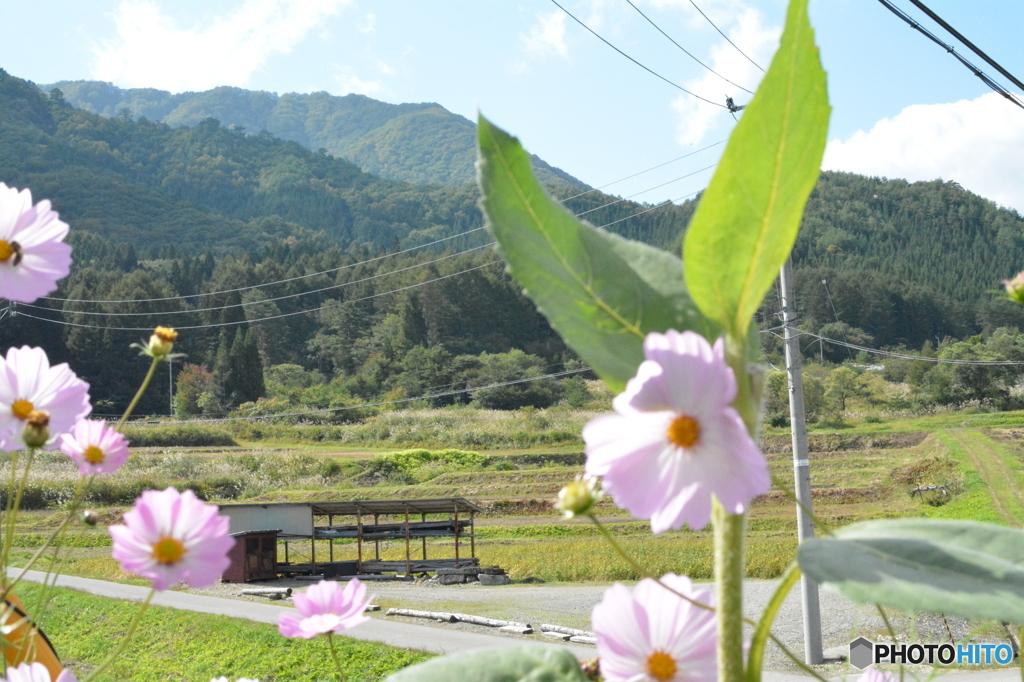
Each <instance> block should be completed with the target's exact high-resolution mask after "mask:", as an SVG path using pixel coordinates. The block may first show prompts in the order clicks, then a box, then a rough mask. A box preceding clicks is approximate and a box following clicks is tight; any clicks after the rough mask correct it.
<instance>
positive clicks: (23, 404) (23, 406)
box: [11, 398, 36, 419]
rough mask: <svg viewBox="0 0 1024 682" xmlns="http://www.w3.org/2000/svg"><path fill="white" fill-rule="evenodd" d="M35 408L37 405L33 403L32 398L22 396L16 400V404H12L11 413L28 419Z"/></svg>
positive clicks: (19, 417)
mask: <svg viewBox="0 0 1024 682" xmlns="http://www.w3.org/2000/svg"><path fill="white" fill-rule="evenodd" d="M35 409H36V407H35V405H33V404H32V401H31V400H25V399H24V398H20V399H18V400H15V401H14V404H13V405H11V414H13V415H14V416H15V417H17V418H18V419H28V417H29V415H30V414H32V412H33V411H35Z"/></svg>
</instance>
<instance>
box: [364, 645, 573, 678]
mask: <svg viewBox="0 0 1024 682" xmlns="http://www.w3.org/2000/svg"><path fill="white" fill-rule="evenodd" d="M454 680H466V681H467V682H468V681H469V680H472V682H586V678H585V677H584V676H583V672H582V671H581V670H580V664H579V662H578V661H577V660H576V657H575V656H574V655H573V654H572V652H571V651H569V650H568V649H562V648H559V647H554V646H524V647H517V648H515V649H480V650H476V651H467V652H465V653H461V654H450V655H448V656H441V657H439V658H433V659H431V660H429V661H426V662H425V663H420V664H419V665H414V666H412V667H409V668H406V669H405V670H399V671H398V672H397V673H394V674H393V675H390V676H389V677H388V678H386V679H385V680H384V682H453V681H454Z"/></svg>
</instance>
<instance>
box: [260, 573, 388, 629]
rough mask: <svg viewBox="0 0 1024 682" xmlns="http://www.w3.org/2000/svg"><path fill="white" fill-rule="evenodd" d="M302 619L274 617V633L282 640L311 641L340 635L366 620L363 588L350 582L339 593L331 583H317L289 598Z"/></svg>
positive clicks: (332, 582)
mask: <svg viewBox="0 0 1024 682" xmlns="http://www.w3.org/2000/svg"><path fill="white" fill-rule="evenodd" d="M293 599H294V602H295V608H296V610H298V612H299V613H300V614H301V615H302V617H301V618H300V617H299V616H297V615H295V614H294V613H289V612H287V611H286V612H284V613H282V614H281V615H280V616H279V617H278V621H277V629H278V632H280V633H281V634H282V635H284V636H285V637H302V638H303V639H312V638H313V637H316V636H317V635H322V634H325V633H328V632H341V631H342V630H348V629H350V628H354V627H355V626H357V625H359V624H360V623H364V622H366V621H368V620H370V619H369V618H368V617H367V616H365V615H363V612H364V611H366V605H367V604H369V603H370V600H369V599H368V598H367V597H366V585H364V584H363V583H361V582H359V579H358V578H352V580H350V581H348V584H347V585H345V588H344V589H342V588H341V586H340V585H339V584H338V583H337V582H336V581H334V580H321V581H320V582H318V583H317V584H316V585H313V586H311V587H310V588H309V589H308V590H306V593H305V594H296V595H295V597H294V598H293Z"/></svg>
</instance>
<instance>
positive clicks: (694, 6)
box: [690, 0, 764, 73]
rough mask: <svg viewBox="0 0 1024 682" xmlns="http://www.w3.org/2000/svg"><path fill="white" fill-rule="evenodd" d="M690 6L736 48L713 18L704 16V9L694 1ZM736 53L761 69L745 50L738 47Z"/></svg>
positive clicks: (762, 70)
mask: <svg viewBox="0 0 1024 682" xmlns="http://www.w3.org/2000/svg"><path fill="white" fill-rule="evenodd" d="M690 4H691V5H693V8H694V9H695V10H697V11H698V12H700V15H701V16H702V17H704V18H705V19H707V22H708V23H709V24H711V26H712V27H713V28H714V29H715V30H716V31H718V35H720V36H722V37H723V38H725V40H726V42H728V43H729V44H730V45H732V46H733V47H736V43H734V42H732V41H731V40H729V36H727V35H725V34H724V33H722V29H720V28H718V27H717V26H715V22H713V21H711V18H710V17H709V16H708V15H706V14H704V10H702V9H701V8H700V7H697V3H695V2H694V1H693V0H690ZM736 51H737V52H739V53H740V54H741V55H743V56H744V57H745V58H746V60H747V61H748V62H750V63H751V64H753V65H754V66H756V67H757V68H759V69H761V65H760V64H758V63H757V62H755V61H754V60H753V59H751V58H750V57H747V53H746V52H744V51H743V50H741V49H740V48H738V47H736ZM761 72H762V73H763V72H764V69H761Z"/></svg>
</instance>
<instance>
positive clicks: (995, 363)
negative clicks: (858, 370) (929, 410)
mask: <svg viewBox="0 0 1024 682" xmlns="http://www.w3.org/2000/svg"><path fill="white" fill-rule="evenodd" d="M764 333H769V334H772V335H773V336H776V337H778V338H780V339H781V338H784V337H783V336H782V335H780V334H776V333H775V332H770V331H768V330H764ZM797 336H809V337H811V338H813V339H818V340H820V341H824V342H825V343H831V344H834V345H836V346H845V347H847V348H852V349H853V350H856V351H864V352H865V353H870V354H872V355H878V356H881V357H888V358H898V359H901V360H915V361H919V362H932V363H935V364H938V365H971V366H975V367H1010V366H1017V365H1024V360H951V359H949V358H929V357H925V356H922V355H911V354H910V353H900V352H898V351H889V350H880V349H878V348H869V347H867V346H859V345H857V344H855V343H848V342H846V341H840V340H838V339H830V338H828V337H827V336H821V335H820V334H814V333H812V332H805V331H800V332H798V333H797Z"/></svg>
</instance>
